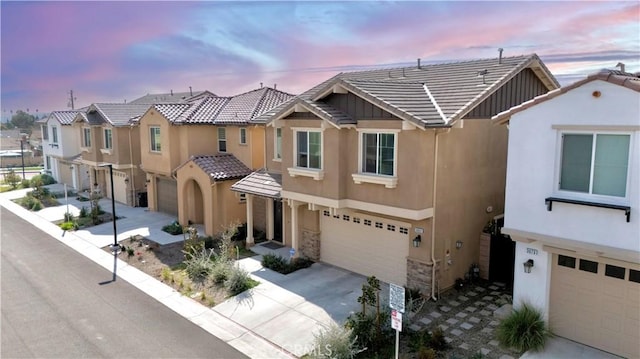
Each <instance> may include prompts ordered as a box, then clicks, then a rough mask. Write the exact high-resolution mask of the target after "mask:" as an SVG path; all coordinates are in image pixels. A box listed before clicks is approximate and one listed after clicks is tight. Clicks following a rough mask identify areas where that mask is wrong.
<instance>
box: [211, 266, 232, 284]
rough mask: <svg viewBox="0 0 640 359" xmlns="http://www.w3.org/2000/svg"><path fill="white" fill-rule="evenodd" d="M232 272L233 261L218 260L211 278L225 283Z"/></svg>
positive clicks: (215, 281) (217, 282) (218, 282)
mask: <svg viewBox="0 0 640 359" xmlns="http://www.w3.org/2000/svg"><path fill="white" fill-rule="evenodd" d="M230 272H231V263H229V262H227V261H216V262H215V263H214V265H213V269H212V270H211V279H213V282H214V283H216V284H223V283H224V282H225V281H226V280H227V278H228V277H229V273H230Z"/></svg>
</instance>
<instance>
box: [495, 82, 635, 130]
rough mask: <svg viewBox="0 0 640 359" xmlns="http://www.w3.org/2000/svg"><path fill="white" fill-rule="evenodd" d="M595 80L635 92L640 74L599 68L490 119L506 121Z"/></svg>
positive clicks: (498, 121)
mask: <svg viewBox="0 0 640 359" xmlns="http://www.w3.org/2000/svg"><path fill="white" fill-rule="evenodd" d="M596 80H601V81H606V82H609V83H612V84H615V85H618V86H622V87H626V88H629V89H631V90H633V91H636V92H640V75H638V74H631V73H626V72H621V71H617V70H606V69H605V70H601V71H600V72H597V73H595V74H591V75H589V76H587V77H586V78H584V79H582V80H580V81H576V82H574V83H572V84H570V85H567V86H564V87H561V88H559V89H556V90H553V91H550V92H547V93H546V94H543V95H540V96H537V97H534V98H532V99H531V100H529V101H526V102H523V103H521V104H520V105H518V106H514V107H512V108H510V109H508V110H507V111H503V112H500V113H499V114H497V115H495V116H493V117H492V118H491V120H492V121H493V122H494V123H499V124H502V123H505V122H508V121H509V119H511V116H513V115H514V114H516V113H518V112H520V111H523V110H526V109H528V108H529V107H532V106H535V105H537V104H539V103H541V102H545V101H547V100H550V99H552V98H554V97H557V96H560V95H562V94H563V93H566V92H568V91H571V90H573V89H575V88H577V87H580V86H582V85H584V84H586V83H589V82H592V81H596Z"/></svg>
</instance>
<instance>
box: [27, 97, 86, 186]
mask: <svg viewBox="0 0 640 359" xmlns="http://www.w3.org/2000/svg"><path fill="white" fill-rule="evenodd" d="M80 111H81V110H75V111H53V112H51V113H50V114H49V116H48V117H46V118H44V119H42V120H40V121H39V123H40V125H41V129H42V152H43V156H44V168H45V169H46V170H47V171H48V172H49V173H50V174H51V176H53V178H55V180H56V181H57V182H59V183H66V184H67V185H69V186H70V187H71V188H74V189H76V190H78V191H82V190H87V189H89V188H90V186H91V183H90V181H89V168H88V167H87V166H86V165H84V164H82V163H81V162H79V161H77V159H78V158H79V157H80V153H81V149H80V141H79V139H80V137H79V134H78V133H77V129H76V128H74V127H73V126H72V124H73V120H74V119H75V117H76V116H77V115H78V113H79V112H80Z"/></svg>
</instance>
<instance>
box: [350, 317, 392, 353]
mask: <svg viewBox="0 0 640 359" xmlns="http://www.w3.org/2000/svg"><path fill="white" fill-rule="evenodd" d="M378 320H379V322H380V326H379V327H378ZM390 321H391V310H390V309H389V308H388V307H387V306H386V305H385V306H383V307H382V308H380V317H379V318H378V317H377V313H376V312H374V311H371V312H369V313H368V314H364V313H362V312H358V313H354V314H351V315H350V316H349V317H348V318H347V321H346V322H345V327H347V328H349V329H352V330H353V332H352V335H353V336H354V338H355V339H356V344H357V345H358V347H359V348H366V351H367V353H369V354H371V355H374V354H375V353H377V352H379V351H382V350H383V349H384V348H386V347H388V346H389V345H393V340H394V333H395V331H394V330H393V329H391V323H390Z"/></svg>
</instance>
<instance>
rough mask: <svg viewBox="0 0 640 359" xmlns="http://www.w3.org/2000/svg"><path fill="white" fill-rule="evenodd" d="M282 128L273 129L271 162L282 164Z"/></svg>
mask: <svg viewBox="0 0 640 359" xmlns="http://www.w3.org/2000/svg"><path fill="white" fill-rule="evenodd" d="M278 130H280V157H278V156H277V154H278V153H277V149H278ZM282 130H283V129H282V127H274V128H273V161H274V162H282Z"/></svg>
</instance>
